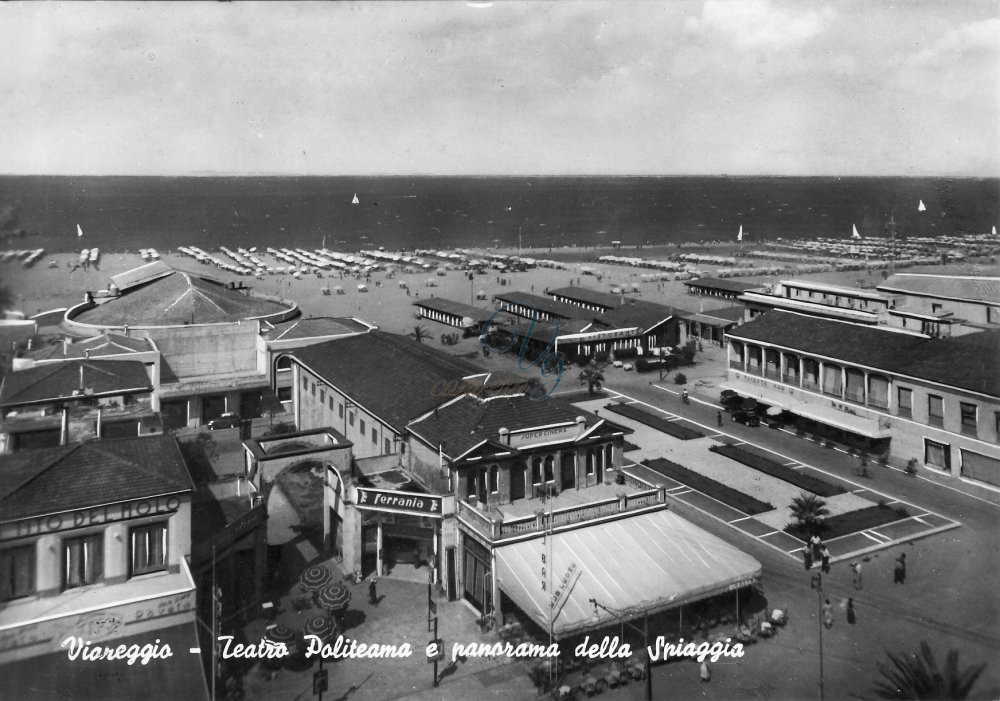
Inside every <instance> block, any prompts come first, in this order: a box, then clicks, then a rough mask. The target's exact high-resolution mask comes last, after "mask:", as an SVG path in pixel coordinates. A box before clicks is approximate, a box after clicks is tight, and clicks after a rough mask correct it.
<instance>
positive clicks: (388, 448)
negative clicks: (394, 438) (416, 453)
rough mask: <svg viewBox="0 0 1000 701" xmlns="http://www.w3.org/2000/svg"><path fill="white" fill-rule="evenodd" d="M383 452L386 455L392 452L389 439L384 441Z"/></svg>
mask: <svg viewBox="0 0 1000 701" xmlns="http://www.w3.org/2000/svg"><path fill="white" fill-rule="evenodd" d="M385 452H386V453H391V452H392V446H391V445H389V439H388V438H386V439H385Z"/></svg>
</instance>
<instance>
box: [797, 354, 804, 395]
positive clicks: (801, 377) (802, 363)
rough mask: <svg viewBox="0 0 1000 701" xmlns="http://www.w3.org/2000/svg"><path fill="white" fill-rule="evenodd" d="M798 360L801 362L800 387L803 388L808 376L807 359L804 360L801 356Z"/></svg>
mask: <svg viewBox="0 0 1000 701" xmlns="http://www.w3.org/2000/svg"><path fill="white" fill-rule="evenodd" d="M798 360H799V387H800V388H801V387H802V383H803V381H804V380H803V378H804V377H805V375H806V361H805V358H803V357H802V356H799V359H798Z"/></svg>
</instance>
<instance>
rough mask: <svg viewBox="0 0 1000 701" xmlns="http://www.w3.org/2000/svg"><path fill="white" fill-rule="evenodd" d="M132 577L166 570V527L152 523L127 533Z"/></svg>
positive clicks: (162, 524) (163, 524)
mask: <svg viewBox="0 0 1000 701" xmlns="http://www.w3.org/2000/svg"><path fill="white" fill-rule="evenodd" d="M129 536H130V539H131V542H130V545H131V550H132V553H131V560H132V575H133V576H135V575H137V574H145V573H146V572H156V571H157V570H163V569H166V568H167V525H166V524H165V523H153V524H150V525H148V526H140V527H138V528H133V529H132V530H131V531H129Z"/></svg>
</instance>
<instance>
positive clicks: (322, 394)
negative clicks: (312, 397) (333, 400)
mask: <svg viewBox="0 0 1000 701" xmlns="http://www.w3.org/2000/svg"><path fill="white" fill-rule="evenodd" d="M325 401H326V390H325V389H321V390H320V391H319V403H320V404H322V403H323V402H325Z"/></svg>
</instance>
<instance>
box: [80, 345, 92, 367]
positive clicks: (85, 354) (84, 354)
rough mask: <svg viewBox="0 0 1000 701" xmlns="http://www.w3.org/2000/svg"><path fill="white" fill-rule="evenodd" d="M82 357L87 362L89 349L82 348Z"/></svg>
mask: <svg viewBox="0 0 1000 701" xmlns="http://www.w3.org/2000/svg"><path fill="white" fill-rule="evenodd" d="M83 357H84V358H86V359H87V360H90V349H89V348H84V349H83ZM80 369H81V370H83V368H80Z"/></svg>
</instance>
